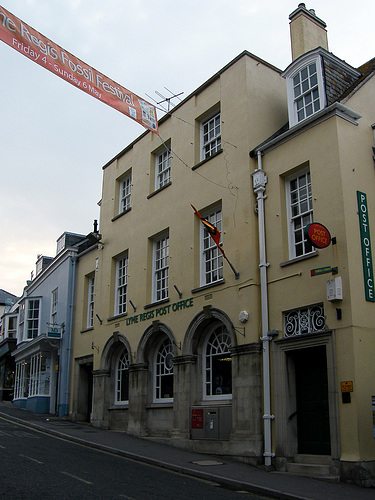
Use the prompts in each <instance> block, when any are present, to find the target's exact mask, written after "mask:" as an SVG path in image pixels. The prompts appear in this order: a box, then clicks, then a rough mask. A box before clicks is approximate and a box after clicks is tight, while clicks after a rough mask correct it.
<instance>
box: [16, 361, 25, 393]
mask: <svg viewBox="0 0 375 500" xmlns="http://www.w3.org/2000/svg"><path fill="white" fill-rule="evenodd" d="M27 391H28V380H26V363H25V361H21V362H20V363H17V364H16V375H15V377H14V399H25V398H26V397H27Z"/></svg>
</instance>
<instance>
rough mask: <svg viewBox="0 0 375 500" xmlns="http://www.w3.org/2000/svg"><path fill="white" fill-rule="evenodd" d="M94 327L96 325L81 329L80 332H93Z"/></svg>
mask: <svg viewBox="0 0 375 500" xmlns="http://www.w3.org/2000/svg"><path fill="white" fill-rule="evenodd" d="M93 329H94V327H93V326H90V327H89V328H85V329H84V330H81V331H80V333H86V332H91V331H92V330H93Z"/></svg>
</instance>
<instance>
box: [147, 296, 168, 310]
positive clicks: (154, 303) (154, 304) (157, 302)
mask: <svg viewBox="0 0 375 500" xmlns="http://www.w3.org/2000/svg"><path fill="white" fill-rule="evenodd" d="M169 301H170V299H169V297H168V298H167V299H163V300H158V301H156V302H151V304H146V305H145V306H143V309H151V307H157V306H160V305H161V304H166V303H167V302H169Z"/></svg>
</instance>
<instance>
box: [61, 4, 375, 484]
mask: <svg viewBox="0 0 375 500" xmlns="http://www.w3.org/2000/svg"><path fill="white" fill-rule="evenodd" d="M291 34H292V45H293V58H294V60H293V62H292V64H291V65H290V66H289V67H288V68H287V69H286V70H285V71H284V72H282V71H281V70H278V69H277V68H275V67H273V66H271V65H270V64H268V63H266V62H265V61H262V60H260V59H259V58H257V57H256V56H254V55H252V54H250V53H248V52H243V53H242V54H240V55H239V56H238V57H237V58H236V59H234V60H233V61H231V62H230V63H229V64H228V65H227V66H226V67H224V68H223V69H222V70H221V71H219V72H218V73H217V74H216V75H214V76H213V77H212V78H211V79H210V80H208V81H207V82H205V83H204V84H203V85H202V86H201V87H200V88H198V89H197V90H196V91H195V92H193V93H192V94H191V95H190V96H188V97H187V98H186V99H185V100H184V101H183V102H182V103H180V104H179V105H178V106H176V107H175V108H173V109H172V111H171V112H170V113H169V114H168V115H166V116H164V117H163V118H162V119H161V120H160V121H159V135H156V134H154V133H152V132H145V133H144V134H143V135H141V136H140V137H139V138H138V139H136V140H135V141H134V142H133V143H132V144H130V145H129V146H127V147H126V148H125V149H124V150H123V151H121V152H120V153H119V154H118V155H117V156H116V157H115V158H113V159H112V160H111V161H109V162H108V163H107V164H106V165H105V166H104V167H103V192H102V204H101V216H100V233H101V240H100V243H99V244H98V247H97V248H95V249H91V250H90V251H89V252H87V253H85V254H83V255H81V256H80V257H79V261H78V279H77V294H76V314H75V330H74V332H75V333H74V342H73V353H72V356H73V360H72V377H71V380H72V384H71V405H70V408H71V416H72V417H73V418H74V419H77V420H80V419H86V420H90V421H91V422H92V423H93V425H95V426H100V427H103V428H111V429H121V430H123V431H126V432H128V433H130V434H133V435H137V436H144V437H146V436H147V437H151V438H159V439H164V440H166V441H167V442H169V443H171V444H174V445H175V446H181V447H185V448H189V449H194V450H198V451H203V452H209V453H218V454H222V455H228V456H232V457H236V458H238V459H241V460H243V461H246V462H249V463H252V464H261V463H263V461H264V463H265V464H266V465H267V466H268V465H271V464H272V465H274V466H275V467H277V468H279V469H285V470H286V469H287V468H288V470H292V468H293V466H294V467H298V465H297V464H296V462H297V463H298V462H301V461H302V462H306V461H312V462H315V465H317V466H319V467H320V469H319V470H318V469H316V468H315V470H318V472H317V473H318V474H332V473H333V474H335V475H337V476H341V477H342V478H343V479H350V480H356V481H357V482H359V483H362V484H367V485H369V484H370V483H371V481H372V479H371V478H372V477H373V473H374V463H375V445H374V436H373V420H372V419H373V414H372V407H371V404H372V398H373V397H374V396H375V382H374V380H375V378H374V375H375V373H374V371H375V370H374V366H373V363H372V362H371V361H372V360H373V359H374V354H375V353H374V350H375V348H374V345H375V344H374V341H373V339H372V335H374V334H375V331H374V325H373V323H374V319H375V314H374V307H375V305H374V303H373V302H372V299H371V297H370V296H371V294H372V285H371V280H372V276H370V275H368V276H367V277H366V280H365V281H364V274H363V273H364V269H363V265H364V266H366V268H365V272H367V273H369V272H370V269H371V267H370V265H369V262H370V261H371V258H372V257H371V251H370V250H369V248H368V247H369V242H370V237H369V236H368V235H367V234H363V235H362V240H361V236H360V231H359V228H360V224H359V222H360V220H359V216H358V213H357V212H359V213H362V229H363V230H365V231H366V228H367V230H368V228H370V231H371V232H372V234H375V228H374V226H373V225H372V224H374V223H375V218H374V217H371V210H372V207H373V206H374V202H375V200H374V194H373V193H374V185H373V183H374V175H375V174H374V162H373V157H372V150H371V147H372V146H373V145H374V136H373V131H372V130H371V124H372V123H374V122H375V116H374V115H375V113H374V108H373V106H371V105H370V103H372V102H373V97H374V81H375V80H374V79H371V76H372V74H373V73H372V72H373V70H374V65H373V64H372V65H371V64H368V65H367V66H365V67H363V68H360V69H359V70H357V69H355V68H352V67H351V66H350V65H349V64H347V63H345V62H344V61H342V60H340V59H338V58H337V57H336V56H334V55H332V54H330V53H329V52H328V44H327V38H326V31H325V24H324V23H323V21H321V20H320V19H319V18H317V16H316V15H315V13H314V12H312V11H308V10H307V9H306V7H305V6H304V4H300V5H299V7H298V8H297V9H296V11H294V12H293V13H292V14H291ZM306 68H307V69H306ZM288 120H289V122H288ZM250 151H251V154H249V152H250ZM357 191H358V193H359V194H358V200H359V201H357ZM191 204H192V205H193V206H194V207H196V209H197V210H198V211H199V213H200V215H201V216H202V218H204V219H206V220H207V221H209V222H210V223H211V224H212V225H213V226H215V227H216V228H217V229H218V231H219V232H220V237H221V239H220V246H221V248H222V250H223V251H224V252H225V254H223V253H222V251H221V250H220V248H218V247H217V245H216V243H215V241H214V239H213V237H212V236H211V235H210V234H209V233H208V231H207V229H205V226H204V224H203V223H202V222H201V220H200V219H199V217H198V216H197V215H196V214H195V212H194V211H193V209H192V207H191ZM361 211H362V212H361ZM368 211H369V212H370V217H369V214H368ZM313 222H314V223H320V224H322V225H324V226H325V227H326V228H328V229H329V231H330V233H331V236H332V237H335V239H334V240H333V242H332V243H331V244H330V245H329V246H328V247H326V248H321V249H318V250H317V249H314V247H312V246H311V244H310V243H309V242H308V241H307V240H306V236H305V233H304V227H305V226H306V225H308V224H310V223H313ZM366 224H367V225H366ZM313 229H315V231H322V230H324V229H322V228H321V226H317V225H316V226H312V230H313ZM319 234H320V233H319ZM324 237H327V233H322V235H321V238H324ZM333 243H335V244H333ZM361 245H362V246H361ZM362 249H363V252H364V254H363V256H364V258H363V263H364V264H363V265H362V254H361V250H362ZM366 252H367V253H366ZM224 257H226V258H227V259H225V258H224ZM328 267H329V269H328ZM336 268H337V269H336ZM312 269H315V276H311V274H314V273H311V270H312ZM322 273H325V274H322ZM327 273H329V274H327ZM327 280H330V283H329V287H328V285H327V283H326V282H327ZM332 280H333V281H332ZM364 284H366V287H367V288H366V290H365V287H364ZM365 291H367V294H368V295H367V300H366V297H365V295H364V294H365ZM341 294H342V298H341ZM341 383H343V384H341ZM341 391H345V392H341ZM350 391H352V392H350ZM308 394H311V395H314V398H315V399H314V400H313V398H308V397H303V395H305V396H306V395H308ZM343 394H345V395H343ZM311 404H312V405H313V406H314V407H317V406H319V407H320V406H321V407H322V410H321V413H320V414H314V413H312V412H311V408H310V407H309V405H310V406H311ZM314 419H315V420H314ZM311 422H313V423H315V425H312V424H311ZM312 426H313V427H314V428H316V432H315V434H314V433H311V432H310V430H311V427H312ZM317 428H318V429H317ZM301 454H302V455H303V456H302V457H301ZM307 456H308V457H307ZM301 467H303V468H304V469H303V470H304V471H305V472H304V473H311V467H310V466H308V465H306V464H305V465H301ZM309 467H310V470H308V468H309ZM366 471H367V472H366Z"/></svg>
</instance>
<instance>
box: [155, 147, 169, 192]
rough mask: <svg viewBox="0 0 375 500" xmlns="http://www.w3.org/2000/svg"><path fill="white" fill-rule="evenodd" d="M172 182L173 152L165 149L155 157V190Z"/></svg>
mask: <svg viewBox="0 0 375 500" xmlns="http://www.w3.org/2000/svg"><path fill="white" fill-rule="evenodd" d="M170 182H171V150H170V149H169V148H165V149H163V150H162V151H160V153H158V154H157V155H156V156H155V190H158V189H161V188H163V187H164V186H167V185H168V184H170Z"/></svg>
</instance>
